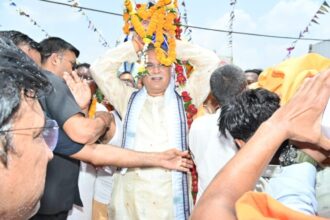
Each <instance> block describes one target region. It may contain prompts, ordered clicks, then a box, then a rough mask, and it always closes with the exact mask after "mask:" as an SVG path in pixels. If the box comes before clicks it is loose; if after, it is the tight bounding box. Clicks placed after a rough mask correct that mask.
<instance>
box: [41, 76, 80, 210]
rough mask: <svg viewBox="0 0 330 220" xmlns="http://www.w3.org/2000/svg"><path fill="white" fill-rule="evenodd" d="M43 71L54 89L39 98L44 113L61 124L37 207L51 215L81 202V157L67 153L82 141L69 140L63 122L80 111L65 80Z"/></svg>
mask: <svg viewBox="0 0 330 220" xmlns="http://www.w3.org/2000/svg"><path fill="white" fill-rule="evenodd" d="M45 75H46V77H47V78H48V80H49V81H50V82H51V83H52V85H53V88H54V89H53V91H52V92H51V93H50V94H49V95H47V96H45V97H42V98H40V99H39V101H40V104H41V106H42V108H43V110H44V111H45V112H46V114H47V116H48V117H49V118H52V119H54V120H56V122H57V123H58V125H59V127H60V128H59V136H58V143H57V145H56V148H55V150H54V158H53V160H51V161H50V162H49V163H48V166H47V174H46V183H45V191H44V195H43V196H42V198H41V204H40V205H41V206H40V209H39V211H38V213H40V214H47V215H50V214H56V213H59V212H63V211H68V210H70V209H71V208H72V205H73V204H77V205H80V206H82V202H81V199H80V195H79V189H78V176H79V167H80V161H79V160H76V159H73V158H70V157H69V156H70V155H72V154H75V153H77V152H78V151H80V150H81V149H82V147H83V146H84V145H83V144H80V143H77V142H74V141H73V140H71V139H70V138H69V136H68V135H67V134H66V133H65V132H64V130H63V125H64V123H65V122H66V120H68V119H69V118H70V117H72V116H74V115H76V114H83V113H82V112H81V109H80V107H79V106H78V104H77V103H76V101H75V99H74V97H73V95H72V94H71V91H70V89H69V88H68V86H67V85H66V83H65V81H64V80H63V79H61V78H60V77H58V76H56V75H55V74H52V73H50V72H47V71H45Z"/></svg>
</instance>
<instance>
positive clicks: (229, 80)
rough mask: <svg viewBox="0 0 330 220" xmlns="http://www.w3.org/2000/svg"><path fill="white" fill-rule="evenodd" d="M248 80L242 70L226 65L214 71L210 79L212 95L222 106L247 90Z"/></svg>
mask: <svg viewBox="0 0 330 220" xmlns="http://www.w3.org/2000/svg"><path fill="white" fill-rule="evenodd" d="M246 86H247V84H246V79H245V75H244V72H243V70H242V69H241V68H239V67H237V66H235V65H230V64H228V65H224V66H221V67H218V68H217V69H216V70H214V71H213V73H212V75H211V78H210V87H211V93H212V95H213V96H214V97H215V99H216V100H217V101H218V103H219V104H220V106H222V105H224V104H226V102H227V101H228V100H229V99H230V98H231V97H233V96H236V95H237V94H239V93H241V92H242V91H243V90H244V89H245V88H246Z"/></svg>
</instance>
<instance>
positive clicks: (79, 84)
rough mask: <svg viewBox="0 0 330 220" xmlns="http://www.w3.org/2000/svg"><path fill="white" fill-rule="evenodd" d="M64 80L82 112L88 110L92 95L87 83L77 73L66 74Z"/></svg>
mask: <svg viewBox="0 0 330 220" xmlns="http://www.w3.org/2000/svg"><path fill="white" fill-rule="evenodd" d="M63 78H64V80H65V82H66V84H67V85H68V87H69V88H70V90H71V93H72V95H73V97H74V98H75V100H76V102H77V104H78V105H79V107H80V108H81V109H82V110H85V109H88V107H89V102H90V100H91V97H92V93H91V90H90V88H89V86H88V83H87V81H86V80H81V79H80V78H79V76H78V75H77V73H76V72H75V71H72V74H70V73H68V72H64V75H63Z"/></svg>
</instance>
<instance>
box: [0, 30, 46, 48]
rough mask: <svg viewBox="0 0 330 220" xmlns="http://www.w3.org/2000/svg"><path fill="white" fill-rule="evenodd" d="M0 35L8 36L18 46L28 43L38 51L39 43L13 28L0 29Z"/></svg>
mask: <svg viewBox="0 0 330 220" xmlns="http://www.w3.org/2000/svg"><path fill="white" fill-rule="evenodd" d="M0 37H5V38H8V39H9V40H11V41H13V43H14V44H15V45H16V46H18V47H19V46H22V45H28V46H29V47H30V48H32V49H35V50H37V51H40V44H39V43H38V42H36V41H34V40H33V39H32V38H30V37H29V36H28V35H26V34H23V33H22V32H19V31H14V30H11V31H0Z"/></svg>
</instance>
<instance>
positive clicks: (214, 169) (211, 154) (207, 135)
mask: <svg viewBox="0 0 330 220" xmlns="http://www.w3.org/2000/svg"><path fill="white" fill-rule="evenodd" d="M219 116H220V109H219V110H218V111H217V112H216V113H214V114H208V115H204V116H201V117H199V118H197V119H195V120H194V122H193V123H192V125H191V128H190V132H189V148H190V150H191V152H192V154H193V159H194V162H195V164H196V168H197V173H198V193H197V200H198V199H199V198H200V196H201V195H202V193H203V192H204V190H205V189H206V187H207V186H208V185H209V183H210V182H211V181H212V179H213V177H214V176H215V175H216V174H217V173H218V171H219V170H220V169H221V168H222V167H223V166H224V165H225V164H226V163H227V162H228V161H229V160H230V159H231V158H232V157H233V156H234V154H235V153H236V151H237V148H236V145H235V143H234V140H233V139H232V137H231V136H230V135H229V134H228V138H225V137H224V136H223V135H221V134H220V132H219V128H218V118H219Z"/></svg>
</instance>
